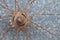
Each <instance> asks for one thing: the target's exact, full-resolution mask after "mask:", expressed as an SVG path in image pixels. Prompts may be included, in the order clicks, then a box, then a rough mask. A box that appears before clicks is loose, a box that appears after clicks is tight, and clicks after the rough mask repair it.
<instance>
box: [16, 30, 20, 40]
mask: <svg viewBox="0 0 60 40" xmlns="http://www.w3.org/2000/svg"><path fill="white" fill-rule="evenodd" d="M19 36H20V31H18V35H17V40H19V38H20V37H19Z"/></svg>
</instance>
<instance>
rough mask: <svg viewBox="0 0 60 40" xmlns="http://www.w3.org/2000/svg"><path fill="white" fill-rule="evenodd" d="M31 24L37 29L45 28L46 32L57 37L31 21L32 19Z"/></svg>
mask: <svg viewBox="0 0 60 40" xmlns="http://www.w3.org/2000/svg"><path fill="white" fill-rule="evenodd" d="M31 24H32V25H33V27H35V28H37V29H38V30H40V29H43V30H45V31H46V32H48V33H49V34H51V35H53V36H54V37H57V35H56V34H54V33H52V32H50V31H48V30H47V29H45V28H43V27H42V26H39V25H38V24H36V23H34V22H32V21H31Z"/></svg>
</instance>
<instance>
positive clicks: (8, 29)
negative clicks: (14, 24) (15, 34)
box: [0, 27, 12, 40]
mask: <svg viewBox="0 0 60 40" xmlns="http://www.w3.org/2000/svg"><path fill="white" fill-rule="evenodd" d="M10 29H12V28H11V27H9V28H6V31H5V32H4V33H3V36H2V38H0V40H2V39H3V38H4V37H5V35H6V33H8V31H10Z"/></svg>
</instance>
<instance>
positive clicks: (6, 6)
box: [0, 2, 13, 11]
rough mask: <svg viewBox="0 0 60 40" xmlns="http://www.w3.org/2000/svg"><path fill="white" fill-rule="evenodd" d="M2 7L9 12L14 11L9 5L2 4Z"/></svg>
mask: <svg viewBox="0 0 60 40" xmlns="http://www.w3.org/2000/svg"><path fill="white" fill-rule="evenodd" d="M0 6H1V7H3V8H5V9H7V10H9V11H13V10H12V8H11V7H9V6H8V5H5V4H4V3H1V2H0Z"/></svg>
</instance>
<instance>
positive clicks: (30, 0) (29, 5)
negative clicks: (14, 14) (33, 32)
mask: <svg viewBox="0 0 60 40" xmlns="http://www.w3.org/2000/svg"><path fill="white" fill-rule="evenodd" d="M34 1H35V0H27V3H26V4H25V6H24V9H27V10H29V8H30V7H31V6H32V3H34Z"/></svg>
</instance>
